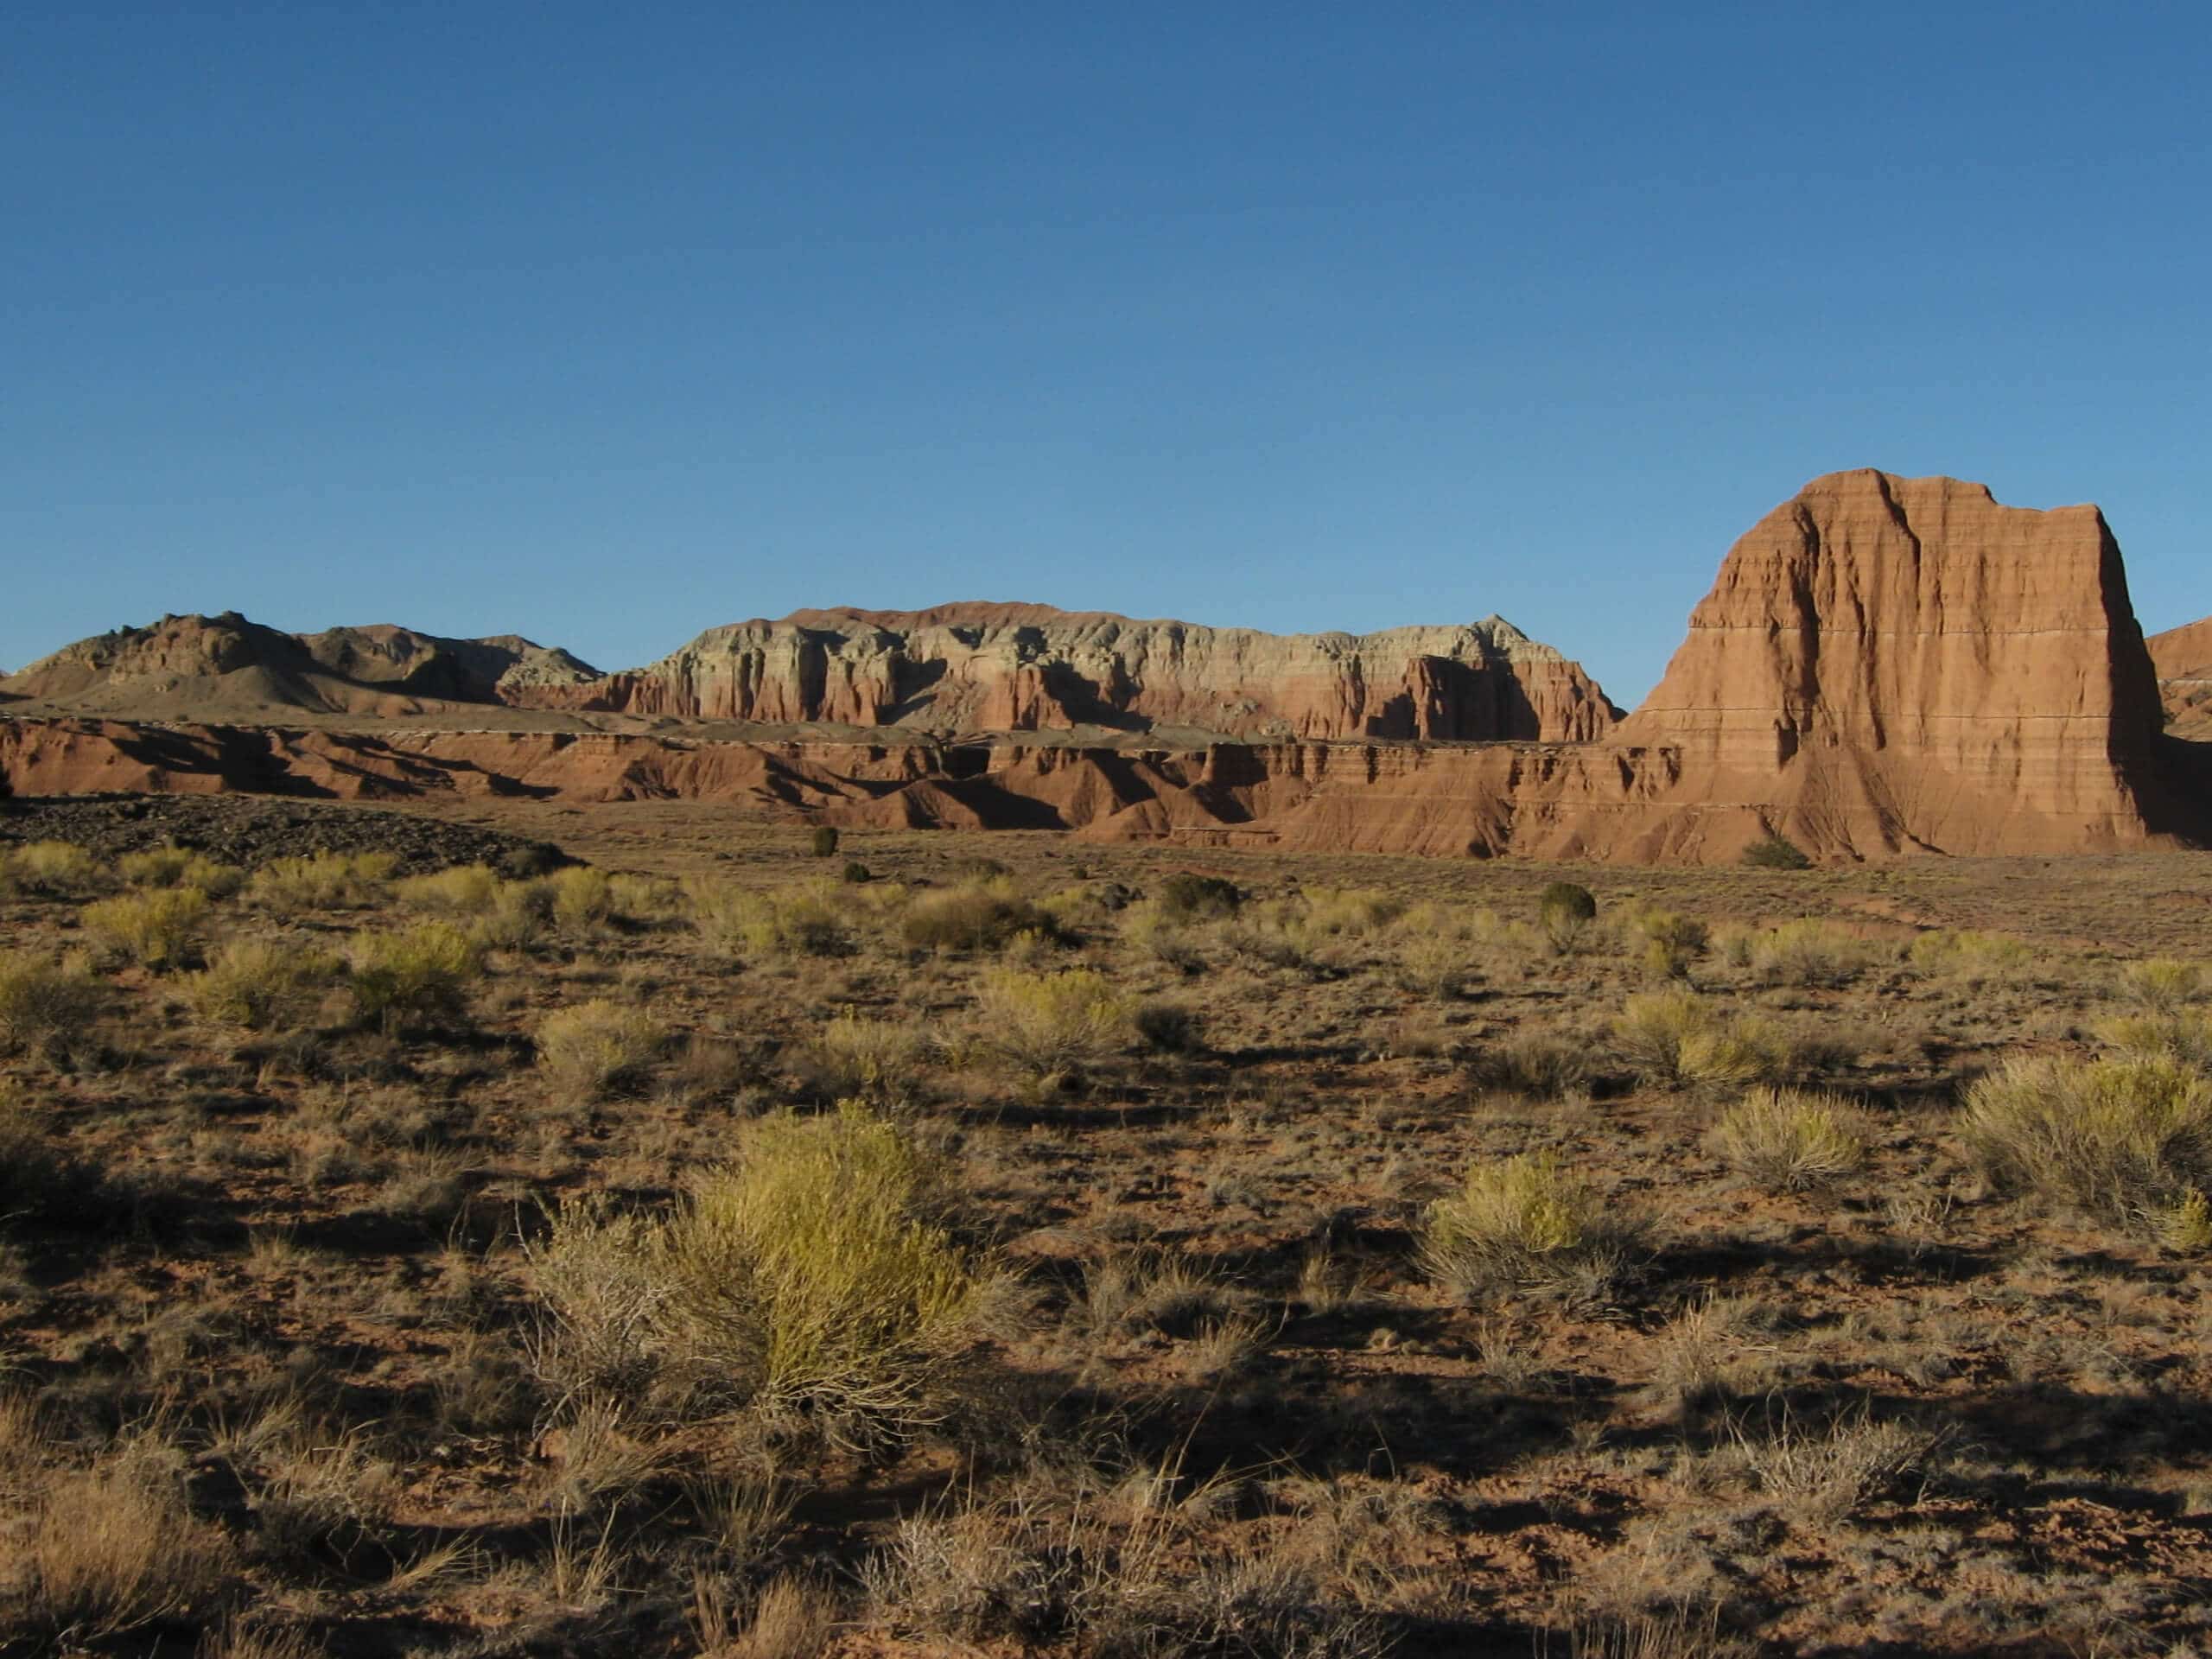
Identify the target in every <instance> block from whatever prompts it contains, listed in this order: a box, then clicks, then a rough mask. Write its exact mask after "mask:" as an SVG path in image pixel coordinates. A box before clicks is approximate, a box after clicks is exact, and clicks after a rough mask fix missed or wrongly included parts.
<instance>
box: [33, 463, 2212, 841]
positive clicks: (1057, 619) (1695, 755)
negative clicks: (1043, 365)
mask: <svg viewBox="0 0 2212 1659" xmlns="http://www.w3.org/2000/svg"><path fill="white" fill-rule="evenodd" d="M174 621H175V619H173V620H172V622H174ZM216 622H217V623H219V624H222V625H224V626H221V627H203V628H201V629H200V631H199V632H196V633H194V632H192V631H190V630H177V629H174V628H172V627H171V624H168V623H165V624H164V625H162V629H156V630H151V631H145V632H146V633H147V636H148V637H146V638H144V639H133V640H131V641H130V642H129V643H128V645H127V648H123V647H117V646H113V645H109V644H107V643H106V642H99V641H95V642H88V643H89V645H91V646H93V647H97V649H94V650H91V651H87V650H86V648H82V647H79V648H73V651H74V652H75V653H76V654H75V655H73V654H72V653H71V652H64V653H61V654H60V656H59V657H57V658H49V659H48V663H46V664H41V665H39V667H38V668H37V669H36V670H35V671H32V673H31V675H30V676H29V677H28V678H30V679H32V680H35V681H37V682H38V683H42V684H46V685H48V686H52V685H54V684H56V683H63V684H64V685H65V689H66V686H67V685H77V684H79V682H78V681H75V680H69V679H68V678H67V677H68V676H71V675H76V676H79V677H83V678H82V685H81V686H79V690H80V691H81V690H82V689H83V688H84V687H91V688H92V689H93V690H98V689H99V686H102V685H110V686H112V685H119V684H123V683H125V681H126V679H127V677H128V676H127V675H126V674H124V672H123V670H124V669H125V668H127V669H128V671H129V673H130V674H138V675H145V676H151V677H154V678H155V679H156V681H158V680H159V679H160V678H161V677H165V676H182V677H187V678H189V677H191V676H193V675H194V674H196V673H200V672H201V670H200V668H199V667H196V666H195V664H202V663H204V664H207V669H206V672H205V676H203V677H213V679H214V680H216V681H218V682H221V681H224V680H225V679H226V677H234V676H237V675H239V674H242V673H245V672H247V671H262V670H264V669H265V668H266V667H267V664H268V662H269V660H270V655H271V652H273V651H274V650H275V649H276V647H275V646H273V645H271V643H270V640H269V639H265V638H263V637H262V636H263V635H265V634H267V632H268V631H266V630H263V631H260V633H259V634H255V633H251V632H248V631H249V630H251V625H250V624H243V623H242V622H240V621H239V620H238V619H228V618H226V619H216ZM232 624H236V626H231V625H232ZM163 629H168V630H169V632H163ZM226 630H227V632H226ZM397 632H399V631H391V634H393V635H396V634H397ZM232 636H237V638H236V639H232ZM275 638H276V639H277V640H280V641H281V640H290V639H291V636H275ZM451 643H452V642H434V645H449V644H451ZM510 643H511V642H504V641H494V642H486V648H487V649H491V648H495V647H496V648H499V649H505V648H506V647H507V646H508V645H509V644H510ZM292 645H293V647H295V648H296V652H298V653H300V654H302V655H303V656H304V657H305V658H307V659H308V661H309V662H310V663H312V664H313V665H314V666H313V667H312V668H311V669H296V666H295V667H292V668H288V669H287V671H288V672H297V673H300V674H321V675H323V676H324V677H326V678H328V679H331V680H333V681H334V682H336V683H342V684H343V685H345V686H348V687H353V688H355V689H356V690H363V689H364V688H365V689H366V690H365V693H364V694H367V693H368V692H373V693H374V694H375V695H378V696H384V695H389V694H388V693H387V692H385V691H384V690H380V689H379V688H385V687H390V686H393V685H410V684H412V685H422V686H424V687H425V689H427V686H428V682H426V681H425V680H424V679H423V674H424V672H425V670H424V666H423V662H421V661H419V660H418V657H419V655H420V652H419V651H418V648H417V647H416V646H415V645H412V644H411V643H410V641H409V640H406V639H398V638H396V637H379V633H378V632H377V631H365V630H356V631H351V632H346V633H344V634H343V635H340V634H339V633H336V632H334V633H333V634H328V635H318V636H310V637H308V639H305V640H293V641H292ZM2208 645H2212V625H2202V626H2201V631H2200V630H2177V631H2176V632H2175V633H2174V634H2170V635H2164V636H2161V638H2160V640H2159V642H2158V647H2159V652H2160V656H2161V660H2162V662H2163V663H2164V664H2165V669H2164V679H2165V681H2166V684H2167V690H2168V694H2169V696H2170V697H2171V696H2172V694H2173V692H2174V690H2175V687H2176V684H2177V683H2178V682H2185V681H2187V680H2189V679H2190V678H2191V677H2197V678H2203V677H2207V676H2203V675H2197V674H2196V673H2195V669H2196V667H2199V666H2201V665H2202V664H2205V663H2207V662H2212V649H2208V648H2207V647H2208ZM289 660H290V659H289V658H288V659H287V661H288V662H289ZM429 660H430V661H431V662H432V663H433V664H435V663H437V662H441V661H443V662H449V663H451V664H454V667H453V669H452V670H451V671H452V672H456V673H458V672H460V671H461V670H463V669H466V668H467V667H468V664H467V661H466V660H464V659H463V658H461V657H460V656H457V655H456V654H454V653H451V652H448V653H446V654H445V656H444V657H443V658H440V657H438V656H437V655H436V654H435V652H433V653H432V655H431V657H430V658H429ZM493 661H494V662H495V661H496V659H493ZM438 671H439V672H441V673H443V672H448V670H445V669H440V670H438ZM474 672H475V678H474V679H473V680H465V681H454V682H450V683H456V684H461V683H465V684H467V685H470V686H472V687H474V688H476V689H479V690H480V689H481V688H482V686H483V684H484V679H485V675H486V673H487V672H488V669H479V670H475V671H474ZM56 676H60V677H61V680H60V681H59V682H57V681H56V680H55V678H54V677H56ZM41 677H44V678H43V679H41ZM103 677H105V678H103ZM2159 677H2160V671H2154V670H2153V667H2152V656H2151V652H2150V651H2149V650H2147V649H2146V647H2145V642H2144V639H2143V637H2142V634H2141V632H2140V630H2139V628H2138V627H2137V626H2136V623H2135V619H2134V615H2133V609H2132V607H2131V606H2130V603H2129V601H2128V595H2127V587H2126V575H2125V574H2124V572H2123V570H2122V569H2121V565H2120V550H2119V548H2118V546H2117V545H2116V544H2115V543H2114V541H2113V536H2112V532H2111V531H2110V530H2109V529H2108V528H2107V525H2106V524H2105V521H2104V519H2103V518H2102V516H2101V514H2100V513H2099V512H2097V510H2096V509H2095V508H2094V507H2065V508H2060V509H2056V510H2055V511H2051V512H2031V511H2027V510H2024V509H2018V508H2011V507H2005V506H2001V505H1999V504H1998V503H1997V502H1996V501H1995V500H1993V499H1992V498H1991V496H1990V494H1989V492H1988V491H1986V489H1983V488H1981V487H1980V486H1974V485H1967V484H1961V483H1958V482H1956V481H1955V480H1948V479H1903V478H1897V477H1893V476H1891V475H1889V474H1883V473H1877V472H1871V471H1862V472H1855V473H1841V474H1834V475H1832V476H1829V477H1826V478H1821V479H1817V480H1814V482H1813V483H1811V484H1809V485H1808V486H1806V487H1805V488H1804V489H1803V490H1802V491H1800V492H1799V493H1798V494H1797V495H1796V496H1795V497H1794V498H1792V499H1790V500H1789V501H1788V502H1786V503H1784V504H1783V505H1782V506H1780V507H1778V508H1777V509H1776V510H1775V511H1774V512H1771V513H1770V514H1768V515H1767V516H1766V518H1764V519H1762V520H1761V521H1760V522H1759V523H1758V524H1757V525H1755V526H1754V527H1753V528H1752V530H1751V531H1750V532H1749V533H1748V534H1747V535H1745V537H1743V538H1742V539H1741V540H1740V541H1738V543H1737V544H1736V546H1735V547H1734V548H1733V549H1732V550H1731V551H1730V552H1729V554H1728V556H1727V557H1726V560H1725V561H1724V563H1722V565H1721V569H1720V573H1719V578H1718V580H1717V581H1716V582H1715V583H1714V585H1713V590H1712V592H1711V593H1710V594H1707V597H1706V598H1705V600H1704V601H1702V602H1701V603H1700V605H1699V606H1698V607H1697V608H1696V610H1695V611H1694V613H1693V614H1692V616H1691V619H1690V628H1689V634H1688V639H1686V640H1685V641H1684V643H1683V644H1682V645H1681V649H1680V650H1679V651H1677V652H1676V653H1675V658H1674V660H1673V662H1672V663H1671V664H1670V665H1669V669H1668V671H1667V674H1666V677H1665V678H1664V679H1663V680H1662V683H1661V684H1660V685H1659V687H1658V689H1657V690H1655V691H1654V692H1653V694H1652V696H1651V697H1650V698H1649V700H1648V701H1647V702H1645V704H1644V706H1643V708H1642V709H1638V710H1637V713H1636V714H1635V715H1633V716H1631V717H1630V718H1629V719H1627V720H1625V721H1620V722H1618V724H1616V723H1614V721H1613V720H1612V711H1611V708H1610V705H1608V704H1606V703H1605V702H1604V699H1603V697H1602V696H1601V695H1600V694H1599V693H1598V692H1597V690H1596V688H1595V687H1594V686H1593V685H1592V684H1591V683H1589V682H1588V681H1587V680H1586V678H1584V677H1582V675H1581V673H1580V670H1578V669H1575V668H1574V666H1573V664H1570V663H1567V661H1566V660H1565V659H1564V658H1560V656H1559V654H1558V653H1557V652H1552V651H1549V650H1548V648H1545V647H1541V646H1535V645H1531V644H1530V643H1529V642H1528V641H1526V640H1525V639H1522V638H1521V636H1520V635H1519V634H1517V633H1516V632H1514V631H1512V630H1511V629H1510V628H1509V627H1507V626H1505V625H1503V624H1502V623H1498V622H1497V621H1496V620H1495V619H1493V620H1491V621H1490V622H1487V623H1483V624H1477V625H1475V626H1471V627H1469V628H1461V629H1401V630H1396V631H1394V632H1389V633H1386V634H1372V635H1368V636H1365V637H1363V638H1355V637H1353V636H1351V635H1344V634H1325V635H1315V636H1311V637H1307V638H1302V639H1278V638H1273V637H1271V636H1268V635H1263V634H1254V633H1249V632H1243V631H1239V630H1213V629H1196V628H1190V627H1186V626H1184V625H1181V624H1177V623H1135V622H1130V621H1128V620H1127V619H1124V618H1120V617H1108V616H1068V615H1065V614H1064V613H1059V612H1055V611H1051V610H1048V609H1046V608H1044V607H966V606H962V607H944V608H943V609H940V610H938V611H932V612H921V613H896V614H893V613H860V612H822V613H800V614H799V615H798V616H795V617H791V618H788V619H785V620H784V621H782V622H779V623H748V624H741V625H738V626H734V627H732V628H725V629H716V630H714V631H713V632H709V634H706V635H703V636H702V638H701V639H700V640H699V641H696V642H694V644H693V645H691V646H689V647H686V648H685V650H684V651H683V652H677V653H676V655H675V656H673V657H671V658H667V659H665V660H664V662H663V663H662V664H658V665H656V667H655V668H654V669H652V670H650V671H640V672H639V673H637V674H632V675H624V676H614V677H609V678H606V679H601V680H594V681H590V682H588V683H583V682H582V681H581V680H580V679H577V678H572V677H568V671H567V669H566V668H565V667H563V666H561V665H558V664H556V666H555V668H554V669H553V670H552V671H549V672H548V673H547V674H546V675H545V676H543V677H539V683H524V679H527V678H530V677H528V676H525V677H524V679H518V678H516V677H514V673H513V671H512V669H511V668H503V669H502V670H501V671H500V674H499V678H498V679H497V680H496V681H495V682H494V683H493V690H495V691H496V693H497V694H498V695H499V696H501V697H505V698H509V699H513V700H516V701H519V702H527V703H532V704H539V705H542V704H544V703H547V702H552V703H561V702H568V703H570V704H576V703H582V704H584V705H587V706H588V707H591V708H595V709H601V710H602V711H604V712H605V715H606V717H607V718H608V719H610V720H613V721H617V722H618V723H619V722H626V723H628V724H629V725H630V726H632V728H642V727H643V726H644V725H645V720H644V719H642V718H639V717H673V718H676V719H677V720H679V721H681V720H682V719H683V718H684V717H689V718H690V719H691V720H694V721H698V722H702V723H700V724H693V725H683V724H677V725H676V726H674V727H672V728H671V729H667V730H652V731H649V730H644V729H630V730H622V731H603V730H582V731H575V730H549V729H532V730H527V731H524V730H512V729H510V730H488V731H487V730H481V729H474V730H452V729H437V728H431V727H429V726H427V725H422V724H417V725H413V726H409V725H403V724H398V723H379V722H378V721H372V720H369V721H354V722H353V723H352V724H351V725H350V726H347V727H345V728H328V727H326V728H319V729H297V728H281V727H267V726H260V727H249V726H246V725H244V724H241V723H205V724H197V725H187V724H181V723H176V722H170V723H168V724H162V725H155V724H149V723H145V722H133V721H120V720H111V721H99V720H86V719H54V718H41V719H22V718H10V719H0V779H5V780H6V781H7V782H8V783H10V785H13V787H14V788H15V789H16V791H17V792H19V793H22V794H42V793H59V792H69V791H95V790H215V789H226V788H227V789H248V790H257V791H269V792H274V793H289V794H300V795H314V796H323V797H334V798H407V797H410V796H424V795H439V794H443V795H468V794H491V795H502V796H512V797H518V798H542V799H560V800H569V801H587V800H588V801H619V800H632V799H652V798H696V799H708V800H715V801H722V802H728V803H730V804H732V805H733V806H735V807H738V808H740V809H741V810H747V811H751V812H756V813H759V814H762V815H766V816H774V817H788V818H790V819H791V820H792V821H794V822H804V821H811V822H816V823H834V824H840V825H844V826H847V827H850V828H854V829H871V828H876V829H904V828H924V827H930V826H935V825H944V826H957V827H965V828H976V829H991V828H1001V827H1020V828H1036V829H1063V830H1070V831H1073V832H1076V833H1078V834H1080V835H1083V836H1090V837H1095V838H1098V839H1103V840H1115V841H1171V842H1205V843H1210V844H1226V845H1244V846H1252V847H1259V848H1270V847H1272V848H1285V849H1300V850H1314V851H1331V852H1335V851H1370V852H1395V853H1422V854H1437V855H1495V854H1509V853H1510V854H1527V855H1541V856H1547V857H1559V858H1573V857H1592V858H1605V859H1618V860H1666V861H1690V862H1706V863H1714V862H1724V861H1730V860H1732V859H1734V858H1735V857H1736V856H1737V855H1738V854H1739V853H1740V852H1741V851H1742V849H1744V847H1745V845H1746V844H1747V843H1749V842H1751V841H1752V840H1754V839H1755V838H1757V837H1758V836H1761V835H1763V834H1764V833H1766V832H1767V831H1768V830H1770V829H1778V830H1780V831H1781V832H1783V833H1784V834H1786V835H1788V836H1790V837H1791V838H1792V839H1793V840H1795V841H1796V842H1798V843H1799V844H1800V845H1801V846H1802V847H1804V848H1805V849H1807V850H1808V851H1809V852H1812V853H1814V854H1815V855H1819V856H1823V857H1830V858H1849V857H1879V856H1884V855H1890V854H1894V853H1900V852H1910V851H1916V850H1919V851H1941V852H1947V853H1967V854H1990V853H2044V854H2049V853H2074V852H2090V851H2104V850H2112V849H2126V848H2137V847H2148V846H2156V845H2171V844H2177V842H2183V841H2192V842H2193V841H2195V840H2196V839H2197V838H2198V837H2200V836H2202V834H2203V832H2204V830H2205V829H2206V828H2207V827H2208V826H2207V824H2206V823H2204V822H2203V817H2204V811H2205V810H2206V809H2202V808H2200V806H2199V805H2198V804H2197V803H2199V802H2202V801H2204V800H2206V799H2208V798H2212V768H2208V767H2206V766H2202V764H2201V763H2200V762H2199V761H2198V760H2196V755H2197V754H2199V753H2202V750H2201V749H2200V747H2199V746H2196V745H2193V744H2190V743H2183V742H2177V741H2174V740H2173V739H2172V738H2171V736H2168V735H2165V734H2162V732H2161V722H2162V718H2163V716H2162V711H2161V709H2160V707H2159V702H2158V681H2159ZM26 678H27V677H23V676H19V677H17V682H16V683H21V682H23V681H24V680H25V679H26ZM544 680H550V681H552V682H553V683H550V684H548V683H543V681H544ZM12 684H14V683H11V685H12ZM280 689H281V688H280ZM308 690H315V683H310V684H309V685H308ZM531 717H532V718H536V717H538V716H536V715H532V716H531ZM548 717H549V718H550V716H548ZM523 718H524V716H523V715H519V714H518V715H516V719H517V720H518V721H519V720H521V719H523ZM563 718H564V719H565V718H569V716H563ZM575 718H582V716H575ZM708 721H757V722H768V723H772V724H781V725H787V726H789V727H791V728H795V729H796V730H797V731H798V733H799V735H798V736H797V737H796V738H793V739H792V740H791V741H755V740H754V739H753V735H752V734H750V733H749V732H746V731H739V732H736V733H731V732H729V731H727V730H716V729H715V728H713V727H711V726H709V725H707V724H704V723H703V722H708ZM1224 724H1228V725H1238V726H1241V727H1242V728H1243V736H1242V737H1241V738H1238V739H1235V740H1224V741H1213V740H1211V739H1209V738H1207V737H1205V735H1204V734H1205V733H1206V732H1207V731H1208V730H1209V729H1210V728H1213V727H1217V726H1220V725H1224ZM868 725H873V726H876V727H878V728H891V729H886V730H884V732H883V734H882V735H881V736H880V738H875V739H866V738H855V736H853V735H852V734H851V733H850V732H849V730H846V731H842V732H841V731H840V730H838V728H841V727H842V728H850V727H852V726H868ZM1055 728H1058V729H1055ZM1068 728H1072V730H1071V729H1068ZM1085 728H1088V729H1089V732H1090V734H1095V739H1096V741H1094V735H1086V734H1084V733H1085ZM942 730H956V731H977V732H987V733H991V734H992V735H989V736H987V737H982V738H978V739H976V741H965V742H962V741H944V739H943V738H942V737H941V736H939V735H937V734H938V732H940V731H942ZM1190 733H1196V734H1199V735H1198V736H1195V737H1191V736H1186V735H1185V734H1190ZM1269 733H1281V734H1282V735H1272V736H1271V735H1268V734H1269ZM1561 733H1564V734H1566V735H1567V737H1569V738H1572V739H1573V740H1574V741H1535V740H1536V738H1538V737H1539V736H1541V737H1544V738H1547V739H1549V738H1553V737H1555V736H1557V735H1558V734H1561ZM1470 737H1472V738H1476V739H1485V738H1486V739H1489V740H1491V741H1465V740H1466V739H1468V738H1470ZM1501 737H1504V738H1513V739H1517V740H1519V741H1497V740H1498V739H1499V738H1501ZM1408 739H1412V740H1421V741H1403V740H1408ZM1386 740H1394V741H1386Z"/></svg>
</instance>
